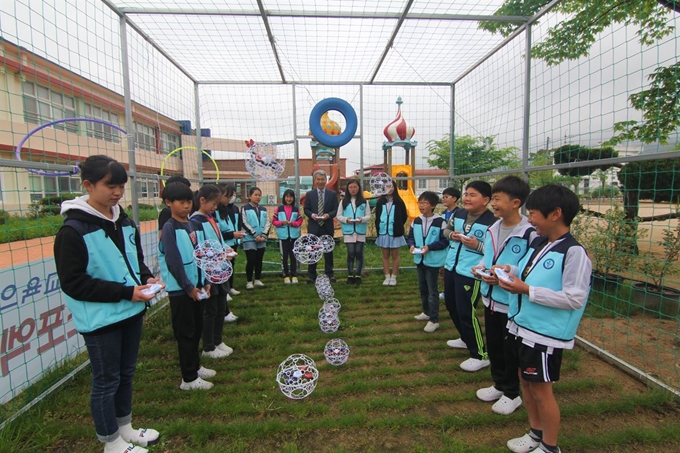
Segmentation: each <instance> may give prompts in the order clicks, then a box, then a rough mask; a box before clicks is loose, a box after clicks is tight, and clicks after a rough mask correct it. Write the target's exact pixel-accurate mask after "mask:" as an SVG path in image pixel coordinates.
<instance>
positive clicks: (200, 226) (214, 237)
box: [190, 215, 224, 244]
mask: <svg viewBox="0 0 680 453" xmlns="http://www.w3.org/2000/svg"><path fill="white" fill-rule="evenodd" d="M190 221H191V222H192V223H193V225H194V231H195V232H196V240H197V241H198V242H199V243H200V242H201V241H206V240H211V241H217V242H219V243H220V244H224V240H223V239H222V235H221V234H217V231H215V228H214V227H213V226H212V224H211V223H210V222H208V219H207V218H206V217H205V216H203V215H201V216H194V217H191V219H190ZM215 223H217V222H215ZM218 228H219V225H218Z"/></svg>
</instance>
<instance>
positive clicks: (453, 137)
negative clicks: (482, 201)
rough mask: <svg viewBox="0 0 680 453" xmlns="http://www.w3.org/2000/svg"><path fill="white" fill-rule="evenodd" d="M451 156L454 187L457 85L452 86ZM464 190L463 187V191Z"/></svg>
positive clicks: (450, 165)
mask: <svg viewBox="0 0 680 453" xmlns="http://www.w3.org/2000/svg"><path fill="white" fill-rule="evenodd" d="M450 138H451V139H450V140H449V142H450V153H451V154H450V155H449V186H450V187H453V184H454V183H453V168H454V165H455V164H456V159H455V158H454V151H455V150H456V84H455V83H453V84H451V131H450ZM462 190H463V188H462V187H461V191H462Z"/></svg>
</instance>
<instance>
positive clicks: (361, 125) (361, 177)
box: [359, 84, 366, 190]
mask: <svg viewBox="0 0 680 453" xmlns="http://www.w3.org/2000/svg"><path fill="white" fill-rule="evenodd" d="M359 135H360V136H361V138H360V139H359V181H360V184H361V188H362V190H366V188H365V187H364V85H363V84H361V85H359Z"/></svg>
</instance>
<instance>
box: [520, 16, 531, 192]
mask: <svg viewBox="0 0 680 453" xmlns="http://www.w3.org/2000/svg"><path fill="white" fill-rule="evenodd" d="M525 36H526V38H525V39H526V50H525V54H526V56H525V59H524V61H525V69H524V71H525V73H524V124H523V125H522V128H523V130H522V178H523V179H524V180H525V181H527V182H529V173H528V172H527V167H528V166H529V120H530V117H529V116H530V115H531V23H529V24H527V26H526V33H525Z"/></svg>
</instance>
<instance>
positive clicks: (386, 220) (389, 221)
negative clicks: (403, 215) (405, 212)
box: [378, 203, 395, 236]
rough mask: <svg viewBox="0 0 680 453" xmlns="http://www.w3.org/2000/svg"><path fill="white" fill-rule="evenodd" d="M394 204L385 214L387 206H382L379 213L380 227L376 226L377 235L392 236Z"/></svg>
mask: <svg viewBox="0 0 680 453" xmlns="http://www.w3.org/2000/svg"><path fill="white" fill-rule="evenodd" d="M394 209H395V207H394V203H392V209H390V211H389V212H387V205H386V204H384V205H383V206H382V210H381V211H380V225H379V226H378V234H379V235H380V234H387V235H389V236H394Z"/></svg>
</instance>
